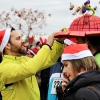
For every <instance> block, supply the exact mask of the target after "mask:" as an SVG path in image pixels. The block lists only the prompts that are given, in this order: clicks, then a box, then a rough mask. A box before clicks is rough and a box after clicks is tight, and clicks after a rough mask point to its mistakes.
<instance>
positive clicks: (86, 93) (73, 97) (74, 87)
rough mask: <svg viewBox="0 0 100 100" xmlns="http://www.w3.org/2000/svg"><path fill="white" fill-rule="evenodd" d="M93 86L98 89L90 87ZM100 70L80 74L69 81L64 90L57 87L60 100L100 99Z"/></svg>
mask: <svg viewBox="0 0 100 100" xmlns="http://www.w3.org/2000/svg"><path fill="white" fill-rule="evenodd" d="M87 86H93V87H95V88H96V89H92V88H88V87H87ZM99 89H100V71H90V72H86V73H83V74H80V75H78V76H77V77H76V78H74V79H73V80H72V81H70V82H69V83H68V85H67V86H66V89H65V91H64V92H62V89H61V87H58V88H57V95H58V100H100V90H99Z"/></svg>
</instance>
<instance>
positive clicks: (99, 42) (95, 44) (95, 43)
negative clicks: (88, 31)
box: [82, 36, 100, 51]
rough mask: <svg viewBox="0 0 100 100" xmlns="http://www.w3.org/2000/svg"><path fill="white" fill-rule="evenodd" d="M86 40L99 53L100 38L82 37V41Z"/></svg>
mask: <svg viewBox="0 0 100 100" xmlns="http://www.w3.org/2000/svg"><path fill="white" fill-rule="evenodd" d="M86 38H87V41H88V42H89V43H90V44H91V45H92V46H93V47H94V48H95V49H96V50H97V51H100V36H87V37H83V38H82V39H83V41H85V39H86Z"/></svg>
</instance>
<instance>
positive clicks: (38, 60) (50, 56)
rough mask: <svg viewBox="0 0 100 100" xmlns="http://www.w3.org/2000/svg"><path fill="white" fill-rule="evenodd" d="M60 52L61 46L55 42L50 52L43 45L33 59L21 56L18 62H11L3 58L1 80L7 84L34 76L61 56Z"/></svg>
mask: <svg viewBox="0 0 100 100" xmlns="http://www.w3.org/2000/svg"><path fill="white" fill-rule="evenodd" d="M62 50H63V45H62V44H60V43H59V42H56V41H55V42H54V45H53V47H52V50H50V48H49V46H47V45H44V46H43V47H42V48H41V49H40V50H39V52H38V53H37V55H36V56H34V57H33V58H28V57H25V56H22V57H19V59H18V60H17V58H16V59H13V60H12V59H10V58H7V57H4V59H3V62H2V63H1V66H0V74H1V76H2V77H1V78H2V80H3V82H4V83H5V84H9V83H14V82H17V81H20V80H22V79H25V78H27V77H30V76H32V75H35V74H36V72H38V71H39V70H41V69H44V68H47V67H50V66H51V65H52V64H54V63H55V62H56V60H57V59H58V58H59V56H60V55H61V54H62Z"/></svg>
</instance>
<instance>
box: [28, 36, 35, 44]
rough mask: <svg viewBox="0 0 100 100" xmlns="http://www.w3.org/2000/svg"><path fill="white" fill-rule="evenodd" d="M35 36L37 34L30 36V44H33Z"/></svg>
mask: <svg viewBox="0 0 100 100" xmlns="http://www.w3.org/2000/svg"><path fill="white" fill-rule="evenodd" d="M34 37H35V36H31V37H28V40H29V43H30V44H33V41H34Z"/></svg>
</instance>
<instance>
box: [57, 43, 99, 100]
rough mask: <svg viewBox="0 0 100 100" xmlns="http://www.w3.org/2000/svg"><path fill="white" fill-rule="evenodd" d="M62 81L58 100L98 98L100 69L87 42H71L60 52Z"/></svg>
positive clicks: (92, 99) (95, 99) (96, 99)
mask: <svg viewBox="0 0 100 100" xmlns="http://www.w3.org/2000/svg"><path fill="white" fill-rule="evenodd" d="M61 57H62V59H61V61H62V63H63V66H64V68H63V72H62V73H63V81H62V84H61V86H58V87H57V88H56V91H57V96H58V100H99V97H100V92H99V89H100V78H99V77H100V71H99V66H98V64H97V62H96V60H95V59H94V57H93V55H92V53H91V51H90V50H89V49H88V46H87V44H72V45H69V46H67V47H66V48H64V51H63V54H62V56H61Z"/></svg>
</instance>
